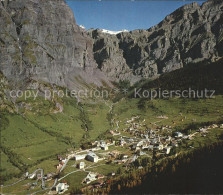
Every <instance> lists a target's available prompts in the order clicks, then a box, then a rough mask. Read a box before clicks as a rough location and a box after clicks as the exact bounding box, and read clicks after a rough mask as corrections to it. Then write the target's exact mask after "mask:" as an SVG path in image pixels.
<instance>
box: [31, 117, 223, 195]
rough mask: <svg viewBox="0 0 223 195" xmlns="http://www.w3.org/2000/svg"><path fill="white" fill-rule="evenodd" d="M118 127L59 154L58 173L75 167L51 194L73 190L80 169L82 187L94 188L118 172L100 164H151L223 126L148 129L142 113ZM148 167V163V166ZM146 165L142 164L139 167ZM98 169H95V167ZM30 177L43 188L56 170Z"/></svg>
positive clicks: (122, 166) (166, 126)
mask: <svg viewBox="0 0 223 195" xmlns="http://www.w3.org/2000/svg"><path fill="white" fill-rule="evenodd" d="M157 119H160V120H165V119H168V117H167V116H159V117H157ZM115 124H116V125H117V128H116V129H115V130H111V131H110V132H109V133H110V135H111V136H112V137H113V139H106V140H96V141H94V142H91V143H89V145H88V149H79V150H75V151H70V153H68V154H66V155H59V154H58V156H57V160H58V165H57V166H56V169H57V175H58V173H61V172H65V170H66V169H67V167H72V168H73V169H74V170H73V171H70V172H68V173H66V174H65V175H63V176H62V177H60V178H56V179H55V181H54V184H53V186H52V187H50V188H49V189H50V190H51V191H50V194H62V193H64V192H66V191H67V190H68V189H69V184H68V182H66V177H68V176H69V175H71V174H73V177H75V173H77V172H80V171H82V172H85V173H86V177H84V178H80V181H79V183H80V184H81V185H82V186H83V187H82V190H84V189H90V190H94V189H97V188H101V187H103V186H104V185H105V184H106V182H107V181H108V178H110V177H115V175H116V174H117V173H116V172H115V171H114V170H111V171H110V173H108V174H106V175H105V174H102V173H100V172H99V171H97V170H98V168H99V167H106V166H108V165H110V164H113V165H118V166H119V167H120V168H121V169H124V170H128V169H129V168H130V167H131V166H132V165H133V164H134V162H135V161H137V159H143V158H146V159H147V161H146V162H147V163H149V162H151V160H152V159H154V157H158V158H163V157H166V156H168V155H171V154H174V153H173V150H174V149H175V148H178V147H180V145H181V143H182V142H183V141H189V140H193V139H194V138H195V137H197V136H200V137H205V136H206V135H207V134H208V133H209V132H210V130H211V129H215V128H222V129H223V124H222V125H217V124H212V125H210V126H205V127H202V128H200V129H198V130H197V131H193V132H192V133H191V134H188V135H186V134H183V133H182V132H177V131H176V132H173V130H172V127H171V126H168V125H165V126H159V125H156V124H153V125H154V126H156V128H153V129H152V128H147V127H146V124H145V119H143V120H141V119H140V117H139V116H134V117H132V118H131V119H128V120H126V122H125V126H126V128H124V129H122V130H118V127H119V121H115ZM144 166H145V165H144ZM141 168H143V167H142V165H138V169H141ZM92 169H93V170H94V171H91V170H92ZM27 176H28V178H29V179H32V180H33V179H37V181H38V180H42V188H43V189H48V188H45V184H43V183H44V182H43V180H44V181H50V180H51V179H52V178H53V177H54V176H55V173H48V174H47V175H45V176H43V175H42V174H37V171H35V172H34V173H33V174H31V175H29V174H27Z"/></svg>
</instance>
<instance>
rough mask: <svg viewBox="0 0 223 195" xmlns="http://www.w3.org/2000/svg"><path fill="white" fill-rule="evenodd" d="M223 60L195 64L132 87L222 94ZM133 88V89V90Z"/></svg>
mask: <svg viewBox="0 0 223 195" xmlns="http://www.w3.org/2000/svg"><path fill="white" fill-rule="evenodd" d="M222 67H223V59H221V60H219V61H217V62H213V63H202V62H201V63H196V64H190V65H188V66H187V67H185V68H183V69H179V70H175V71H173V72H170V73H166V74H164V75H161V76H160V77H159V78H158V79H155V80H152V81H151V80H149V81H148V80H147V81H146V80H145V81H141V82H139V83H137V84H136V85H135V86H134V87H136V88H142V90H143V89H147V90H149V89H159V88H160V89H162V90H165V89H166V90H181V91H183V90H188V89H189V88H191V89H193V90H205V89H208V90H215V94H216V95H219V94H221V95H222V94H223V89H222V86H223V77H222V75H223V68H222ZM134 87H133V88H134Z"/></svg>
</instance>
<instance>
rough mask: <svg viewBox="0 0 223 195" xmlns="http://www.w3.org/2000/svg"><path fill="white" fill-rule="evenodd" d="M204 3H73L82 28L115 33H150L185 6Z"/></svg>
mask: <svg viewBox="0 0 223 195" xmlns="http://www.w3.org/2000/svg"><path fill="white" fill-rule="evenodd" d="M192 2H198V3H199V4H202V3H203V2H201V1H114V0H110V1H103V0H102V1H92V0H91V1H90V0H89V1H86V0H85V1H77V0H75V1H71V0H67V3H68V5H69V6H70V8H71V9H72V11H73V13H74V17H75V19H76V22H77V24H78V25H83V26H84V27H85V28H86V29H90V28H100V29H107V30H112V31H119V30H124V29H125V30H135V29H149V28H150V27H152V26H154V25H156V24H158V23H159V22H161V21H162V20H163V19H164V18H165V17H166V16H167V15H168V14H170V13H172V12H173V11H175V10H176V9H177V8H179V7H181V6H183V5H184V4H188V3H192Z"/></svg>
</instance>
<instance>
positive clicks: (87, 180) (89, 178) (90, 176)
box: [82, 172, 105, 184]
mask: <svg viewBox="0 0 223 195" xmlns="http://www.w3.org/2000/svg"><path fill="white" fill-rule="evenodd" d="M104 177H105V176H104V175H102V174H99V173H93V172H89V173H88V175H87V176H86V177H85V178H84V180H83V181H82V182H83V183H86V184H89V183H91V182H93V181H96V180H99V179H103V178H104Z"/></svg>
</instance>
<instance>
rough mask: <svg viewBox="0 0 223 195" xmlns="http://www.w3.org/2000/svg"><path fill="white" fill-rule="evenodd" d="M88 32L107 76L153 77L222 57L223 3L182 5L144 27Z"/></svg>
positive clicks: (111, 77) (125, 77)
mask: <svg viewBox="0 0 223 195" xmlns="http://www.w3.org/2000/svg"><path fill="white" fill-rule="evenodd" d="M88 33H89V35H90V36H91V37H92V38H93V39H94V58H95V60H96V61H97V63H98V65H99V68H100V69H101V70H102V71H103V72H105V74H106V75H107V76H108V77H109V78H110V79H113V80H124V79H127V80H129V79H130V80H131V81H133V82H134V81H135V80H137V79H139V78H154V77H157V76H159V75H160V74H163V73H165V72H170V71H173V70H175V69H179V68H182V67H184V66H186V65H187V64H190V63H196V62H200V61H216V60H218V59H219V58H221V57H222V56H223V2H222V1H209V2H206V3H204V4H203V5H202V6H200V5H199V4H197V3H192V4H188V5H185V6H183V7H181V8H179V9H177V10H176V11H175V12H173V13H172V14H170V15H168V16H167V17H166V18H165V19H164V20H163V21H162V22H161V23H159V24H158V25H156V26H154V27H152V28H150V29H148V30H134V31H131V32H123V33H119V34H117V35H110V34H106V33H103V32H102V31H101V30H99V29H96V30H90V31H89V32H88ZM131 78H132V79H131Z"/></svg>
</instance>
